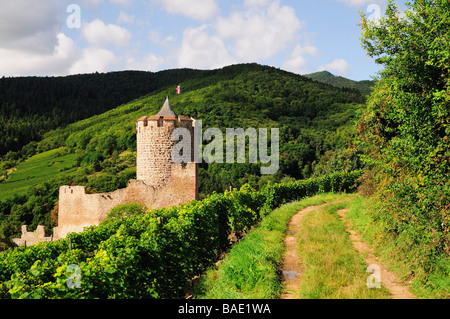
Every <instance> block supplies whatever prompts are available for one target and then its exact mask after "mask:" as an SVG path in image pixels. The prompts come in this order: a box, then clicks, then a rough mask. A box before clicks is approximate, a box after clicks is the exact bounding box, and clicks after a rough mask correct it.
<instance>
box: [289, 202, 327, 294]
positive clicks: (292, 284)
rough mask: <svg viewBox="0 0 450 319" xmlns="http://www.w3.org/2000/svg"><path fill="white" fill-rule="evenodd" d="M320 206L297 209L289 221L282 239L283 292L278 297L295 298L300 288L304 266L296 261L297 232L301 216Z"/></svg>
mask: <svg viewBox="0 0 450 319" xmlns="http://www.w3.org/2000/svg"><path fill="white" fill-rule="evenodd" d="M319 207H320V206H310V207H307V208H305V209H303V210H301V211H299V212H298V213H297V214H296V215H294V217H292V219H291V221H290V222H289V226H288V232H287V236H286V238H285V239H284V245H285V247H286V250H285V253H284V263H283V268H282V269H281V270H282V271H283V275H284V281H283V285H284V287H285V293H284V294H283V295H281V296H280V299H296V298H297V297H296V295H295V293H296V292H297V291H299V289H300V283H301V277H302V274H303V272H304V268H303V267H302V266H301V265H299V263H298V255H297V249H298V246H297V234H298V231H299V226H300V224H301V222H302V219H303V217H304V216H305V215H306V214H308V213H310V212H312V211H314V210H316V209H317V208H319Z"/></svg>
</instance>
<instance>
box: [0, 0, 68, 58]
mask: <svg viewBox="0 0 450 319" xmlns="http://www.w3.org/2000/svg"><path fill="white" fill-rule="evenodd" d="M62 8H63V7H62V6H61V3H60V1H58V0H48V1H28V0H2V3H1V10H0V47H1V48H7V49H14V50H21V51H27V52H40V53H46V54H48V53H51V52H53V51H54V49H55V47H56V45H58V36H57V35H58V32H59V30H60V28H61V25H62V24H63V23H64V21H63V20H62V19H61V15H60V14H58V12H60V10H62ZM62 12H64V11H62Z"/></svg>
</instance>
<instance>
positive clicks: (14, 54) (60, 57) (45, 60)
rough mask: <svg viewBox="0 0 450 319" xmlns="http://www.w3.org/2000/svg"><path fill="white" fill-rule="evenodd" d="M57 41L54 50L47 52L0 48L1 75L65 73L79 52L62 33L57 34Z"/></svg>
mask: <svg viewBox="0 0 450 319" xmlns="http://www.w3.org/2000/svg"><path fill="white" fill-rule="evenodd" d="M57 42H58V44H57V45H56V47H55V49H54V51H53V52H51V53H47V54H45V53H41V52H28V51H24V50H17V49H4V48H0V72H1V75H6V76H27V75H55V76H57V75H66V74H67V73H68V72H69V70H70V67H71V66H72V64H73V63H74V61H76V60H77V59H78V58H79V57H80V54H81V52H80V50H79V48H77V47H76V45H75V43H74V42H73V40H72V39H70V38H68V37H67V36H65V35H64V34H63V33H59V34H58V35H57Z"/></svg>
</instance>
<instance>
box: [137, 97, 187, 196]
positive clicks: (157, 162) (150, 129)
mask: <svg viewBox="0 0 450 319" xmlns="http://www.w3.org/2000/svg"><path fill="white" fill-rule="evenodd" d="M193 121H194V120H193V119H192V118H189V117H185V116H177V115H176V114H175V112H174V111H173V110H172V107H171V105H170V102H169V98H167V99H166V101H165V103H164V105H163V107H162V109H161V111H159V113H158V114H156V115H154V116H149V117H147V116H144V117H141V118H140V119H139V120H138V121H137V122H136V135H137V158H136V178H137V180H141V181H143V182H144V183H145V184H147V185H149V186H153V187H155V188H158V187H162V186H164V185H167V184H168V183H170V181H171V176H172V165H174V162H173V160H172V149H173V147H174V146H175V144H176V143H178V141H173V140H172V132H173V131H174V130H175V129H176V128H178V127H182V128H186V129H188V130H189V132H190V134H191V141H193V140H194V138H193V137H194V128H193ZM191 150H192V152H193V148H192V147H191ZM192 154H193V153H192ZM192 160H193V156H191V161H192ZM180 165H181V164H180Z"/></svg>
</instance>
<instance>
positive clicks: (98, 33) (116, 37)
mask: <svg viewBox="0 0 450 319" xmlns="http://www.w3.org/2000/svg"><path fill="white" fill-rule="evenodd" d="M82 34H83V37H84V38H85V39H86V40H87V41H88V42H89V44H90V45H92V46H104V45H108V44H112V45H115V46H118V47H121V46H129V45H130V40H131V38H132V35H131V33H130V32H129V31H128V30H127V29H125V28H122V27H120V26H118V25H114V24H108V25H106V24H105V23H104V22H103V21H102V20H100V19H95V20H94V21H92V22H91V23H84V24H83V27H82Z"/></svg>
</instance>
